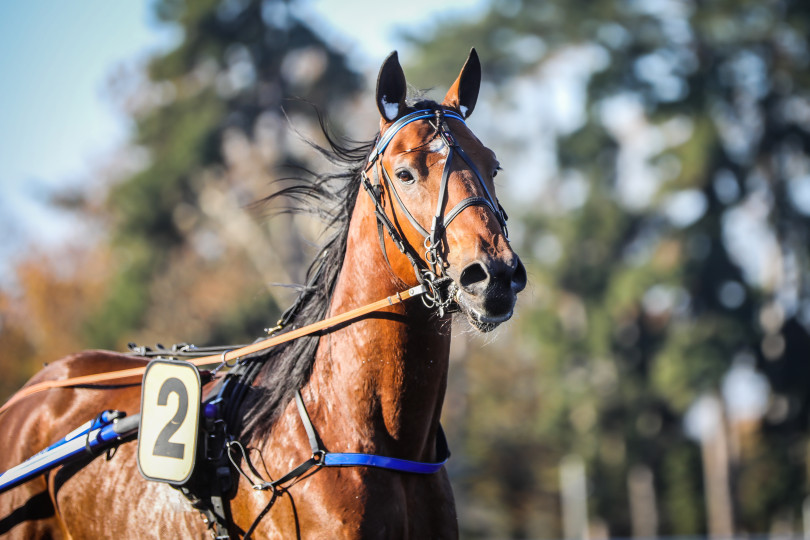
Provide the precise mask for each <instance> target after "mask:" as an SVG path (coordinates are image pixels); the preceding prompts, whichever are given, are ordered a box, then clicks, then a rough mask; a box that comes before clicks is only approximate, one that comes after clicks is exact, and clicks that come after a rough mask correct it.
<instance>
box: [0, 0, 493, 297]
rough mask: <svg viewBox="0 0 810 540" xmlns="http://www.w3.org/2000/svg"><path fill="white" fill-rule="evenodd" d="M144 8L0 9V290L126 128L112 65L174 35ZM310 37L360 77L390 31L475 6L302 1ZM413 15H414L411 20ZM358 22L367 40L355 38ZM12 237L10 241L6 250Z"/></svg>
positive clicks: (63, 224) (54, 231)
mask: <svg viewBox="0 0 810 540" xmlns="http://www.w3.org/2000/svg"><path fill="white" fill-rule="evenodd" d="M150 5H151V2H149V1H147V0H140V1H136V0H128V1H117V2H112V1H109V0H81V1H79V2H64V1H59V0H30V1H22V2H0V50H2V51H3V53H2V54H0V234H2V237H3V238H4V239H5V240H4V241H3V242H2V243H0V282H2V279H3V273H4V271H7V268H6V269H4V268H3V261H5V260H6V259H7V256H6V255H7V254H8V251H9V249H12V248H15V249H20V248H21V247H24V246H25V244H26V242H35V243H45V244H48V243H58V242H60V241H62V240H63V238H64V234H63V231H64V230H66V229H69V228H70V221H69V220H67V219H66V217H65V216H60V215H58V214H54V213H52V211H51V210H50V209H48V208H47V207H45V206H43V205H42V204H40V203H38V202H37V201H39V200H43V199H44V196H45V195H46V194H47V193H49V192H51V191H52V190H54V189H60V188H65V187H69V186H75V185H81V184H82V183H84V182H86V181H87V180H88V178H90V177H92V175H93V174H94V171H95V170H97V169H98V167H99V166H100V165H101V164H102V163H104V160H105V158H107V159H109V156H110V155H111V153H112V152H113V150H114V149H115V148H117V147H120V146H121V145H123V144H124V143H125V141H126V139H127V137H128V135H129V130H130V124H129V121H128V119H127V118H126V116H125V115H123V114H121V112H120V111H117V110H116V107H115V106H114V104H113V103H112V102H111V101H110V100H109V99H108V98H107V97H106V90H105V89H106V87H107V85H108V81H109V80H110V76H111V73H112V72H113V70H114V69H116V67H117V66H121V65H123V64H130V65H132V64H133V63H135V62H137V61H138V60H139V59H141V60H142V59H144V58H146V57H148V56H149V55H150V53H154V52H155V51H157V50H160V49H161V48H165V47H166V46H167V45H168V44H170V43H171V42H172V39H173V38H174V37H176V36H174V34H173V33H172V32H171V31H168V30H167V29H166V28H165V27H160V26H159V25H156V24H155V22H154V20H153V18H152V15H151V11H150ZM300 5H301V6H302V7H301V9H302V10H303V11H304V12H305V13H309V14H311V15H312V18H313V20H316V21H317V23H316V28H318V29H321V30H323V31H327V32H334V37H337V38H338V39H339V40H340V42H341V44H342V45H343V46H344V47H345V48H346V49H347V50H348V51H349V53H350V54H352V55H353V56H354V57H355V58H356V63H357V65H358V66H359V67H361V68H366V67H367V68H369V69H373V68H375V67H376V65H377V64H378V63H379V62H380V61H381V60H382V59H383V58H384V57H385V56H386V55H387V54H388V52H390V51H391V50H392V49H394V48H396V47H397V45H401V44H398V43H397V42H396V29H397V28H399V27H408V28H409V29H411V30H414V29H418V28H425V30H428V29H429V27H430V22H429V21H430V20H431V18H435V17H436V16H437V15H439V16H444V17H452V16H456V14H459V13H466V14H470V13H471V12H474V11H476V10H480V9H481V6H482V5H483V1H482V0H472V1H471V0H443V2H441V3H439V2H435V1H433V0H410V1H409V2H408V3H402V4H399V3H394V4H390V5H388V6H386V7H385V8H384V9H382V8H381V7H380V4H379V3H378V2H370V1H364V0H342V1H337V0H303V1H302V3H301V4H300ZM413 14H418V16H414V15H413ZM358 20H363V21H365V22H367V24H366V25H365V28H367V29H368V30H367V31H364V32H357V26H358V23H357V21H358ZM10 238H13V239H14V240H15V241H14V242H10V241H9V239H10Z"/></svg>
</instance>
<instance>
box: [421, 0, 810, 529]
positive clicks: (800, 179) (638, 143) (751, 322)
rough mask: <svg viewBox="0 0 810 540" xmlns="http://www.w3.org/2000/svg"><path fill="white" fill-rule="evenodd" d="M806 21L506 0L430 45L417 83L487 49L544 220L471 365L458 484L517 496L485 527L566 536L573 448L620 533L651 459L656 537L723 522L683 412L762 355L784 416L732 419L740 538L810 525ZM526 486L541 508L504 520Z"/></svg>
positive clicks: (500, 145)
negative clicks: (806, 510)
mask: <svg viewBox="0 0 810 540" xmlns="http://www.w3.org/2000/svg"><path fill="white" fill-rule="evenodd" d="M808 30H810V6H809V5H808V4H807V3H805V2H800V1H798V0H773V1H768V2H765V3H762V2H748V1H746V2H712V3H705V2H693V1H686V0H664V1H661V2H625V1H618V0H598V1H594V2H560V1H554V0H551V1H547V2H529V1H525V2H521V1H520V0H495V1H494V2H492V4H491V8H490V10H489V11H488V13H486V15H485V16H483V17H482V18H480V19H479V20H476V21H471V22H464V21H459V20H453V21H452V22H447V23H445V24H438V25H437V26H436V28H435V29H434V32H432V33H431V34H429V35H411V36H409V39H410V41H411V43H412V45H413V47H414V49H415V51H416V57H415V60H414V61H413V66H412V67H411V69H410V71H409V73H412V72H418V74H417V76H416V80H417V81H418V83H419V84H424V81H427V80H428V78H427V76H426V75H421V74H427V73H430V74H431V75H430V80H436V73H437V72H441V73H445V76H446V77H450V76H452V74H453V73H454V71H456V70H457V66H456V65H455V64H456V63H457V62H458V60H457V59H458V58H460V57H463V54H465V52H466V50H467V49H469V47H470V46H471V45H474V46H475V47H476V48H477V49H478V51H479V53H480V54H481V56H482V57H483V58H484V70H485V79H487V80H488V81H489V86H488V87H485V89H484V91H485V92H489V97H490V98H491V99H489V100H486V99H485V100H483V101H484V103H487V102H491V103H494V105H490V106H488V107H489V108H490V110H489V111H488V113H487V111H485V110H484V111H483V114H485V115H486V114H488V116H487V117H486V120H485V121H482V124H483V125H484V126H486V125H492V126H494V127H493V128H492V130H491V131H492V136H491V137H490V139H489V140H493V138H494V140H496V141H497V145H496V149H497V150H501V149H504V148H505V150H506V151H505V152H502V153H504V154H505V153H508V154H509V155H510V156H511V159H505V158H503V157H502V159H501V161H502V162H504V163H505V164H506V168H507V171H506V173H507V174H506V175H504V176H511V178H509V179H508V180H506V182H513V183H515V184H516V185H517V188H511V189H512V192H513V193H518V194H519V195H520V196H519V198H518V199H519V200H517V201H515V202H514V203H513V204H514V205H515V206H513V207H514V208H518V207H520V206H519V205H520V204H521V201H522V203H523V205H522V211H523V214H524V215H523V216H522V218H523V219H522V223H521V224H520V226H513V227H512V228H513V229H514V231H515V235H514V236H515V239H514V241H515V242H516V243H517V244H518V245H519V246H520V248H521V249H520V252H521V253H522V254H523V255H524V256H525V257H526V258H527V259H530V267H531V269H532V271H531V272H530V281H531V282H532V283H533V288H534V291H533V294H534V298H533V299H531V300H530V301H529V302H526V300H525V299H524V300H523V303H522V307H521V311H522V313H521V314H520V317H519V319H518V321H517V324H515V325H514V326H513V327H512V328H510V329H506V330H505V331H506V332H509V334H510V336H511V337H512V338H511V339H509V340H501V341H499V342H497V344H496V345H493V347H495V346H497V347H503V348H504V349H505V350H499V351H490V352H489V353H484V352H476V353H475V354H473V358H472V360H471V361H470V362H469V363H467V364H466V367H465V368H464V369H465V372H466V375H465V376H464V377H463V378H462V379H461V380H463V381H464V383H463V384H464V387H463V388H462V389H460V390H459V391H463V392H466V393H467V395H468V399H467V401H466V405H465V406H466V411H465V414H464V415H462V416H460V417H459V419H460V420H461V419H464V420H463V421H465V422H469V424H467V425H466V426H465V427H464V428H463V429H461V430H459V432H458V433H456V434H455V436H456V437H458V438H460V439H461V440H463V441H464V442H463V444H464V447H465V452H466V454H467V456H468V457H469V459H470V460H471V462H470V463H468V464H465V467H464V468H460V469H459V470H457V471H456V473H455V474H456V476H457V482H458V483H459V485H462V486H464V492H463V493H461V494H460V497H461V498H463V499H465V500H466V499H470V501H471V502H470V504H471V505H472V506H476V505H483V506H489V507H490V508H492V507H495V508H499V509H500V510H499V511H497V512H494V513H491V514H490V516H491V518H490V519H488V520H486V519H484V520H482V519H479V520H477V521H469V522H467V523H468V524H469V525H468V530H467V531H466V532H467V534H468V535H469V536H470V537H476V536H482V537H486V536H502V535H510V536H512V537H524V536H539V535H542V536H552V537H554V536H559V535H560V534H561V533H562V531H561V524H560V523H559V520H558V518H556V516H557V515H558V512H559V508H557V507H555V505H554V503H553V502H550V500H549V497H548V491H549V490H553V489H556V484H557V480H556V475H554V474H552V473H551V471H553V470H555V468H556V466H557V463H558V462H559V461H560V460H561V459H562V458H563V457H564V454H566V453H568V452H571V453H576V454H579V455H580V456H582V457H583V458H585V459H586V462H587V470H588V474H589V479H590V489H591V493H590V495H591V497H590V502H591V508H590V511H591V516H592V520H593V523H594V524H596V525H598V524H599V523H604V524H605V525H606V527H607V530H608V532H609V533H610V534H611V535H614V536H629V535H631V534H634V533H637V532H638V531H634V530H633V525H632V524H633V523H634V521H633V516H631V515H630V508H632V507H633V506H634V505H633V504H632V501H630V500H629V498H630V497H633V493H634V490H633V489H628V485H629V484H628V483H629V482H630V477H631V471H633V470H643V471H647V470H648V471H650V472H651V473H652V475H651V476H649V478H650V479H651V480H650V481H651V482H652V485H653V487H654V491H653V493H654V495H655V498H656V500H655V501H653V503H654V504H655V506H656V507H657V509H658V514H659V517H658V523H657V527H658V531H657V532H658V533H659V534H697V533H704V532H706V530H707V529H706V527H707V525H706V524H707V521H710V519H709V518H711V521H712V522H713V523H714V522H717V520H716V519H715V518H716V516H706V515H705V512H706V510H705V507H706V505H705V504H704V493H708V491H707V490H706V488H707V487H708V486H704V485H703V484H704V482H711V481H712V480H711V478H714V477H715V476H713V475H712V474H711V473H712V471H704V472H706V475H705V476H704V475H703V474H702V472H701V469H702V468H704V467H705V464H706V462H705V459H704V461H703V462H701V451H700V449H699V448H698V447H697V446H696V445H695V444H694V442H692V440H690V439H689V438H688V437H687V435H686V434H685V432H684V429H683V423H684V417H685V415H686V414H687V413H688V412H689V411H690V410H691V409H692V407H693V405H694V404H695V403H696V400H698V398H700V397H701V396H704V395H714V394H720V393H721V392H722V388H723V384H724V381H725V380H726V377H727V376H728V373H729V371H730V370H731V369H732V368H739V369H743V368H745V367H751V366H754V365H756V366H757V367H758V368H759V370H760V372H761V373H763V374H764V375H765V376H766V377H767V380H768V381H769V383H770V392H771V395H770V407H769V409H768V410H767V411H766V414H765V416H764V417H760V416H755V418H754V421H755V422H759V423H758V424H757V426H758V427H756V429H754V430H753V434H752V431H751V430H750V429H748V428H745V429H743V428H744V426H742V424H741V423H740V422H741V421H740V420H739V419H735V418H736V417H735V416H734V414H733V413H734V411H731V410H730V411H728V413H727V414H722V415H720V416H719V418H720V420H718V423H716V424H715V425H714V426H710V427H709V431H708V434H706V433H704V436H703V444H704V450H705V447H706V445H708V444H711V443H710V440H711V439H712V437H711V434H712V432H714V433H716V432H717V431H718V430H725V429H729V432H730V437H731V438H730V440H729V444H728V448H729V449H728V452H727V456H726V458H727V459H726V461H725V463H726V464H725V467H727V468H728V471H726V472H727V473H728V475H726V476H729V475H730V476H729V478H730V482H727V483H730V486H726V488H727V489H730V490H731V501H732V508H731V509H729V510H728V512H729V514H730V518H731V519H732V520H733V522H734V526H735V527H736V531H733V532H767V531H770V530H772V529H773V528H774V527H776V526H777V524H778V523H779V522H784V521H785V518H784V516H794V517H793V518H791V519H794V520H797V519H798V516H801V505H802V502H803V499H804V497H805V496H806V495H807V493H808V487H809V486H808V485H807V482H808V480H807V475H806V468H807V459H808V457H807V448H808V437H807V435H808V433H807V431H808V425H809V424H808V419H809V418H808V414H809V413H810V409H809V408H808V405H810V402H808V398H809V396H810V392H808V390H807V389H808V388H810V384H808V383H810V370H809V369H808V367H807V366H808V363H807V358H806V356H807V350H808V348H807V345H808V339H810V336H808V325H810V265H808V262H810V261H808V259H810V252H809V251H808V249H809V248H810V243H808V233H810V227H809V226H810V222H809V221H808V218H810V197H808V193H810V158H808V151H809V150H810V73H808V65H809V64H810V44H808V35H810V33H808ZM480 109H482V110H483V109H484V107H481V108H480ZM515 110H516V111H518V112H517V113H514V112H510V111H515ZM477 113H478V111H477ZM479 131H480V129H479ZM484 140H487V138H486V134H484ZM544 145H547V146H548V147H550V148H552V149H554V151H553V152H552V154H551V156H550V157H549V156H548V155H547V154H549V152H548V151H547V150H546V149H545V146H544ZM521 156H523V157H521ZM514 165H517V167H515V166H514ZM509 173H511V174H509ZM499 179H500V177H499ZM504 189H506V186H504ZM538 209H539V210H540V211H538ZM512 213H513V214H516V213H517V212H512ZM479 356H480V357H481V360H480V361H479V360H478V359H477V358H478V357H479ZM495 357H497V358H498V363H497V366H493V365H492V359H493V358H495ZM493 371H497V372H498V375H497V376H493V373H492V372H493ZM528 380H533V381H534V382H533V384H532V385H531V386H530V387H527V386H529V383H528V382H527V381H528ZM510 381H511V383H510ZM510 384H511V385H513V388H511V390H510V391H507V390H506V387H508V386H509V385H510ZM451 399H452V398H451ZM756 399H757V397H756V396H750V397H749V401H756ZM760 399H761V398H760ZM690 414H691V413H690ZM692 416H693V417H695V418H698V415H696V414H695V415H692ZM749 422H750V420H749ZM729 423H730V424H731V425H727V424H729ZM741 426H742V427H741ZM485 440H486V441H489V442H488V443H486V444H485V443H484V442H483V441H485ZM495 441H497V442H495ZM704 456H705V451H704ZM517 461H520V462H521V463H520V465H519V466H518V464H517V463H516V462H517ZM504 464H508V467H518V469H519V470H520V471H522V472H521V473H520V474H517V475H510V474H503V468H504ZM712 466H713V467H717V466H720V465H712ZM638 467H642V468H641V469H638ZM470 471H475V473H472V472H470ZM721 476H722V475H721ZM638 478H648V477H647V476H644V475H642V476H640V477H638ZM765 478H768V479H769V480H771V481H763V480H764V479H765ZM777 479H782V480H783V481H782V480H777ZM754 486H756V487H754ZM639 492H643V490H641V491H638V490H636V491H635V493H639ZM504 493H509V494H511V495H510V497H509V498H508V499H504V496H503V494H504ZM514 499H517V500H520V501H521V504H522V505H524V506H526V505H528V506H529V507H530V508H531V511H524V512H522V513H520V514H517V513H515V512H511V514H512V518H511V519H510V518H508V517H505V516H508V515H509V512H508V511H507V507H508V506H509V505H510V504H512V503H507V501H512V500H514ZM527 515H529V516H531V515H534V517H532V518H527V517H526V516H527ZM527 519H528V522H527ZM461 522H462V525H463V526H464V523H465V520H464V519H462V520H461ZM788 524H789V526H794V525H798V522H796V523H790V519H788ZM711 532H718V531H711ZM728 532H729V533H730V532H732V531H728Z"/></svg>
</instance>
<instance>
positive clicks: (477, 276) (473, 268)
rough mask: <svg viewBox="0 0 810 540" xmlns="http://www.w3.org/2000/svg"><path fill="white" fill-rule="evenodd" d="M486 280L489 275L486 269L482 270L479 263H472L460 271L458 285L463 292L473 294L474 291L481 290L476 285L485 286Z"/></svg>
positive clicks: (482, 266) (481, 265)
mask: <svg viewBox="0 0 810 540" xmlns="http://www.w3.org/2000/svg"><path fill="white" fill-rule="evenodd" d="M487 278H489V273H488V272H487V269H486V268H484V265H483V264H481V263H479V262H474V263H470V264H469V265H467V267H466V268H465V269H464V270H462V271H461V276H460V277H459V280H458V283H459V285H461V288H463V289H464V290H465V291H467V292H469V293H474V292H476V289H480V288H481V287H480V286H479V287H476V285H482V284H485V283H486V281H487Z"/></svg>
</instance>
